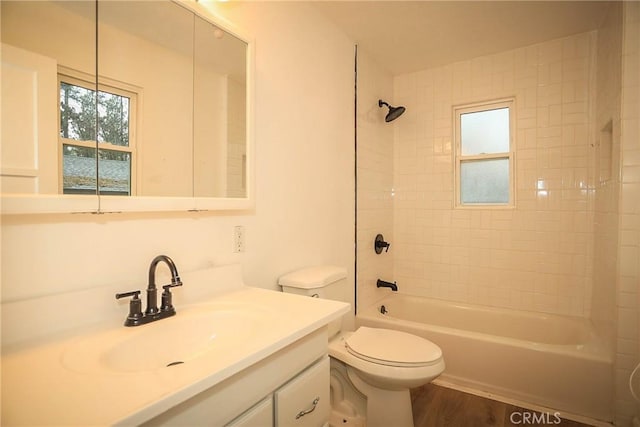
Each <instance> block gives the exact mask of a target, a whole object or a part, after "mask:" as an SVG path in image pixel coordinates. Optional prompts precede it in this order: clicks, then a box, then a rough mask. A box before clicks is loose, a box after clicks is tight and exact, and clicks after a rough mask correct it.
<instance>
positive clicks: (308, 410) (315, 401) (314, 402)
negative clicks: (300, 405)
mask: <svg viewBox="0 0 640 427" xmlns="http://www.w3.org/2000/svg"><path fill="white" fill-rule="evenodd" d="M318 402H320V398H319V397H316V398H315V399H313V402H311V404H312V405H313V406H312V407H311V409H307V410H306V411H300V412H298V415H296V420H297V419H300V418H302V417H304V416H305V415H307V414H310V413H312V412H313V411H315V410H316V406H318Z"/></svg>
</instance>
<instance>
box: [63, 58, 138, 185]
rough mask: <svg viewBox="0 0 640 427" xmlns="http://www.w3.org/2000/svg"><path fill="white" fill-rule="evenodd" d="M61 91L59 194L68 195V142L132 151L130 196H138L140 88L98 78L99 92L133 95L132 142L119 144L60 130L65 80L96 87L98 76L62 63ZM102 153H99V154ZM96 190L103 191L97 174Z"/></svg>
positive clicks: (126, 151) (130, 111)
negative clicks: (65, 162)
mask: <svg viewBox="0 0 640 427" xmlns="http://www.w3.org/2000/svg"><path fill="white" fill-rule="evenodd" d="M57 79H58V85H57V88H58V92H57V93H58V94H57V96H56V99H57V109H56V110H57V116H58V121H57V123H58V124H57V128H58V171H59V172H58V191H59V194H64V168H63V155H64V154H63V153H64V146H65V145H72V146H75V147H84V148H96V149H97V150H108V151H119V152H124V153H129V156H130V159H131V160H130V164H131V171H130V177H129V184H130V188H129V194H128V196H135V195H136V194H137V179H136V177H137V148H138V147H137V144H136V140H137V132H136V125H137V120H138V119H137V109H138V102H139V100H138V99H139V97H140V91H139V89H138V88H136V87H134V86H132V85H128V84H126V83H122V82H118V81H115V80H112V79H108V78H105V77H99V78H98V91H99V92H107V93H111V94H114V95H119V96H123V97H127V98H129V123H128V125H129V145H128V146H123V145H115V144H111V143H109V142H97V141H95V140H91V141H79V140H76V139H70V138H64V137H62V132H61V129H60V120H61V117H60V87H61V83H62V82H64V83H67V84H72V85H74V86H79V87H82V88H84V89H88V90H93V91H95V90H96V83H95V78H94V76H92V75H90V74H87V73H83V72H81V71H77V70H74V69H71V68H67V67H63V66H59V67H58V76H57ZM96 155H98V153H96ZM96 186H97V187H98V188H97V189H96V192H97V193H99V192H100V191H99V187H100V179H99V177H96Z"/></svg>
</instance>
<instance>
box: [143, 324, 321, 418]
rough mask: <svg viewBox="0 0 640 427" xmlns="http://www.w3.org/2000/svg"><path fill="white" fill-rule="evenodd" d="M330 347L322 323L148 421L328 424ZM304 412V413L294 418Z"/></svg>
mask: <svg viewBox="0 0 640 427" xmlns="http://www.w3.org/2000/svg"><path fill="white" fill-rule="evenodd" d="M327 350H328V348H327V329H326V327H323V328H321V329H318V330H316V331H315V332H312V333H310V334H309V335H307V336H305V337H303V338H300V339H299V340H297V341H296V342H294V343H292V344H290V345H288V346H286V347H285V348H283V349H281V350H279V351H277V352H275V353H274V354H272V355H271V356H269V357H267V358H265V359H262V360H260V361H258V362H257V363H255V364H253V365H251V366H249V367H247V368H246V369H244V370H242V371H240V372H238V373H237V374H235V375H233V376H232V377H230V378H228V379H227V380H225V381H222V382H221V383H219V384H217V385H215V386H213V387H211V388H209V389H206V390H204V391H203V392H202V393H200V394H198V395H196V396H194V397H192V398H190V399H188V400H186V401H185V402H182V403H181V404H179V405H177V406H174V407H173V408H170V409H168V410H167V411H166V412H164V413H163V414H161V415H159V416H157V417H155V418H153V419H151V420H149V421H148V422H146V423H145V424H144V425H145V426H184V425H215V426H222V425H225V426H229V427H248V426H250V427H255V426H260V427H263V426H264V427H269V426H276V427H284V426H305V427H307V426H309V427H321V426H325V425H328V421H329V415H330V410H331V409H330V402H329V365H330V363H329V356H328V355H327ZM316 399H317V400H316ZM314 402H315V404H314ZM314 405H315V409H313V408H314ZM312 409H313V410H312ZM303 412H306V414H305V415H300V416H299V417H297V418H296V416H297V415H298V414H302V413H303Z"/></svg>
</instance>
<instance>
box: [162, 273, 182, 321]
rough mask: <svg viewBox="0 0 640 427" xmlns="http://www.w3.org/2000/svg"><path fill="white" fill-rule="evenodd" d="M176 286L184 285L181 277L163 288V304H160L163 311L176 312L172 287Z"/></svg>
mask: <svg viewBox="0 0 640 427" xmlns="http://www.w3.org/2000/svg"><path fill="white" fill-rule="evenodd" d="M176 286H182V282H181V281H180V279H178V281H177V282H176V283H173V281H172V282H171V283H169V284H168V285H164V286H163V287H162V289H164V291H163V292H162V304H161V306H160V311H162V312H173V313H175V311H176V309H175V308H174V307H173V302H172V295H171V288H175V287H176Z"/></svg>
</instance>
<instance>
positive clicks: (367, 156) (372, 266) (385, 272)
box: [356, 49, 395, 307]
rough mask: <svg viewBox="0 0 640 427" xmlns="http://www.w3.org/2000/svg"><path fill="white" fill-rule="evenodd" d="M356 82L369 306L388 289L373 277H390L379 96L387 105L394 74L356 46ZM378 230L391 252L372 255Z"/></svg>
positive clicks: (362, 254) (386, 145)
mask: <svg viewBox="0 0 640 427" xmlns="http://www.w3.org/2000/svg"><path fill="white" fill-rule="evenodd" d="M357 84H358V99H357V107H358V108H357V126H358V127H357V133H358V135H357V140H358V143H357V144H358V145H357V162H358V165H357V176H358V179H357V202H358V206H357V221H358V223H357V233H358V241H357V243H358V244H357V263H358V265H357V273H356V274H357V293H358V298H357V304H358V307H367V306H370V305H371V304H373V303H374V302H375V301H376V300H378V299H380V298H381V297H382V296H383V295H384V292H385V291H386V292H389V290H388V289H378V288H376V280H377V279H378V278H380V279H382V280H387V281H393V280H394V278H393V253H394V250H395V238H394V233H393V199H392V196H391V194H392V189H393V126H392V125H391V124H390V123H385V121H384V116H385V113H386V111H387V110H386V108H384V109H383V108H380V107H378V99H383V100H386V101H387V102H389V103H391V101H392V95H393V77H392V76H391V74H390V73H389V72H388V71H386V70H385V69H384V68H382V67H380V66H379V65H378V64H377V63H376V62H374V61H373V60H372V59H371V58H370V56H369V55H368V54H367V52H366V51H364V50H362V49H359V50H358V76H357ZM378 233H380V234H382V235H383V236H384V238H385V240H386V241H388V242H391V250H390V251H389V252H382V253H381V254H376V253H375V251H374V239H375V236H376V235H377V234H378Z"/></svg>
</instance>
